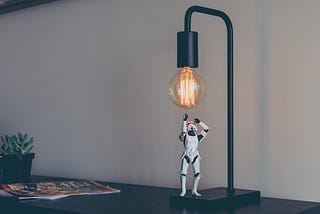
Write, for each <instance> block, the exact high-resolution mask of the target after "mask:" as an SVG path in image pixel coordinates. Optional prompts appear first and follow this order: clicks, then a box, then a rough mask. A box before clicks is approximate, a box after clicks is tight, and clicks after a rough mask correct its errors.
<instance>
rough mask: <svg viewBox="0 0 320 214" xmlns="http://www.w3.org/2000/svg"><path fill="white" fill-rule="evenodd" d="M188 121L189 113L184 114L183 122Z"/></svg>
mask: <svg viewBox="0 0 320 214" xmlns="http://www.w3.org/2000/svg"><path fill="white" fill-rule="evenodd" d="M187 119H188V115H187V113H184V115H183V120H184V121H187Z"/></svg>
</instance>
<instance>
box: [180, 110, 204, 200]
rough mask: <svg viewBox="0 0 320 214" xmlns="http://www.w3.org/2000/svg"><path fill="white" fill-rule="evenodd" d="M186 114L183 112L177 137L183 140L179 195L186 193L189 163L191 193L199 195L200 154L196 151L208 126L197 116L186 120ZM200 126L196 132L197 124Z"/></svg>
mask: <svg viewBox="0 0 320 214" xmlns="http://www.w3.org/2000/svg"><path fill="white" fill-rule="evenodd" d="M187 119H188V115H187V114H184V116H183V122H182V131H181V134H180V135H179V139H180V140H181V142H183V146H184V152H183V154H182V156H181V160H182V163H181V172H180V180H181V193H180V196H184V195H185V194H186V179H187V171H188V167H189V164H190V163H191V164H192V167H193V172H194V179H193V188H192V195H194V196H201V194H200V193H198V192H197V189H198V183H199V180H200V177H201V175H200V155H199V151H198V145H199V143H200V142H201V141H203V139H204V138H205V137H206V136H207V134H208V131H209V127H208V126H207V125H206V124H204V123H203V122H201V121H200V120H199V119H198V118H196V119H194V120H193V121H189V122H187ZM196 124H199V126H200V127H201V128H202V131H201V132H200V134H197V131H198V129H197V126H196Z"/></svg>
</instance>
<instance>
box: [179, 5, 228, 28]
mask: <svg viewBox="0 0 320 214" xmlns="http://www.w3.org/2000/svg"><path fill="white" fill-rule="evenodd" d="M194 12H198V13H204V14H207V15H212V16H218V17H220V18H221V19H223V21H224V22H225V23H226V25H227V28H230V27H231V30H232V23H231V20H230V18H229V16H228V15H227V14H226V13H224V12H222V11H220V10H215V9H212V8H207V7H201V6H192V7H189V9H188V10H187V11H186V14H185V17H184V30H185V31H191V16H192V14H193V13H194Z"/></svg>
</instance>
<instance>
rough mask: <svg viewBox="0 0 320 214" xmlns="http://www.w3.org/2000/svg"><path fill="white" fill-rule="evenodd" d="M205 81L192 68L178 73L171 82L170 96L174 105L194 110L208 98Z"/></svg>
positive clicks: (183, 69) (185, 68)
mask: <svg viewBox="0 0 320 214" xmlns="http://www.w3.org/2000/svg"><path fill="white" fill-rule="evenodd" d="M206 92H207V86H206V82H205V81H204V79H203V78H202V77H201V76H200V75H199V74H198V73H197V72H196V71H195V70H193V69H191V68H190V67H184V68H182V69H181V70H180V71H178V72H177V73H176V74H175V75H174V76H173V77H172V78H171V80H170V82H169V96H170V98H171V100H172V102H173V103H174V104H176V105H177V106H180V107H182V108H193V107H195V106H196V105H197V104H199V103H200V102H201V101H202V100H203V98H204V97H205V96H206Z"/></svg>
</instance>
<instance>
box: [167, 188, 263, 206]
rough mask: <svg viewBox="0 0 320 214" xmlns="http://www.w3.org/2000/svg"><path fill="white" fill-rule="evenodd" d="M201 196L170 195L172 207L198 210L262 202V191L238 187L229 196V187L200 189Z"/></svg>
mask: <svg viewBox="0 0 320 214" xmlns="http://www.w3.org/2000/svg"><path fill="white" fill-rule="evenodd" d="M200 193H201V194H202V196H201V197H195V196H192V195H191V194H190V193H189V194H187V195H186V196H183V197H182V196H180V195H170V207H176V208H190V209H198V210H210V211H212V210H224V209H229V208H236V207H242V206H246V205H250V204H258V203H260V191H256V190H243V189H236V190H235V192H234V194H233V195H231V196H228V194H227V188H224V187H217V188H212V189H206V190H202V191H200Z"/></svg>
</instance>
